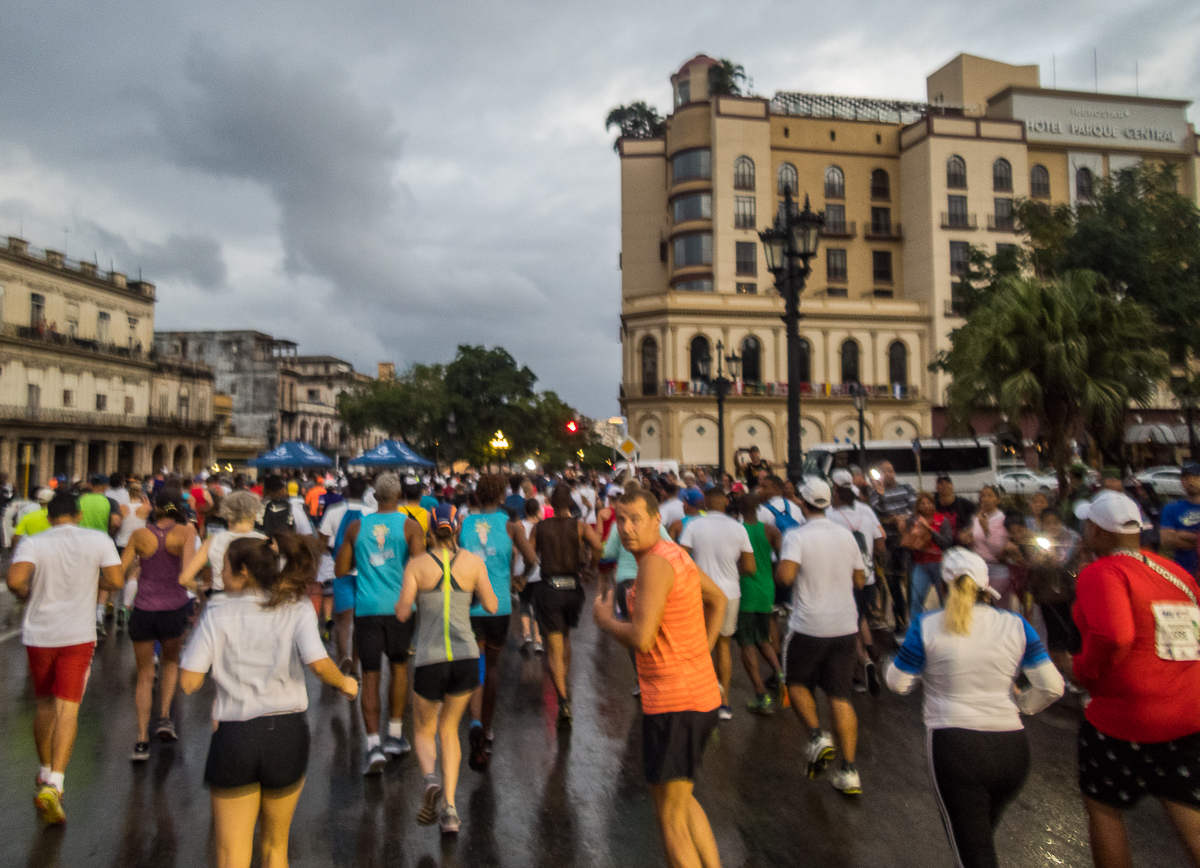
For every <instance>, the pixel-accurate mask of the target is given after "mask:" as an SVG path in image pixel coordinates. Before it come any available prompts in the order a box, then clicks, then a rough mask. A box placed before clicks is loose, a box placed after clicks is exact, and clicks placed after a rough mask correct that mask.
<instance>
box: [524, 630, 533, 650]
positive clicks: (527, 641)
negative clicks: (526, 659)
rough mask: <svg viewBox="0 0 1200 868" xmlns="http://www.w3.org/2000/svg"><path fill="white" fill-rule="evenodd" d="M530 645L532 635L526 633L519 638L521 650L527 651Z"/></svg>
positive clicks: (531, 643)
mask: <svg viewBox="0 0 1200 868" xmlns="http://www.w3.org/2000/svg"><path fill="white" fill-rule="evenodd" d="M531 645H533V637H532V636H531V635H529V634H528V633H526V634H525V638H523V639H522V640H521V650H522V651H528V650H530V646H531Z"/></svg>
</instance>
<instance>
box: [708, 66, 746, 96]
mask: <svg viewBox="0 0 1200 868" xmlns="http://www.w3.org/2000/svg"><path fill="white" fill-rule="evenodd" d="M745 83H746V70H745V69H744V68H743V67H742V65H741V64H740V63H734V62H733V61H732V60H725V59H724V58H722V59H721V60H718V61H717V62H716V63H715V64H714V65H712V66H710V67H709V68H708V93H709V96H716V95H717V94H727V95H729V96H741V95H742V85H744V84H745Z"/></svg>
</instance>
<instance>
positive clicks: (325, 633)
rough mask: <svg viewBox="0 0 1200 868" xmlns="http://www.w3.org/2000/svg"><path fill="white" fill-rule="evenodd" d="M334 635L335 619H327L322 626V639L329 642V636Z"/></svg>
mask: <svg viewBox="0 0 1200 868" xmlns="http://www.w3.org/2000/svg"><path fill="white" fill-rule="evenodd" d="M332 635H333V621H326V622H325V623H324V625H323V626H322V627H321V641H322V642H328V641H329V637H330V636H332Z"/></svg>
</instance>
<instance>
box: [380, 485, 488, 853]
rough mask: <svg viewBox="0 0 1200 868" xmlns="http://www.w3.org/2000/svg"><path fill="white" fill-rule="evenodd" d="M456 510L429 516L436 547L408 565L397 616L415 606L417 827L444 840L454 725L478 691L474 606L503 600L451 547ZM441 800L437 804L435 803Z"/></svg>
mask: <svg viewBox="0 0 1200 868" xmlns="http://www.w3.org/2000/svg"><path fill="white" fill-rule="evenodd" d="M454 524H455V522H454V507H453V506H451V505H450V504H448V503H443V504H439V505H438V506H437V507H435V508H434V510H433V516H432V517H431V520H430V531H431V533H432V536H433V546H432V548H431V549H429V550H428V551H426V552H425V553H424V554H422V555H420V556H419V557H415V558H413V559H412V560H411V561H409V562H408V567H407V568H405V570H404V587H403V589H402V590H401V591H400V600H399V602H397V603H396V617H397V618H399V619H400V620H401V621H407V620H408V619H409V618H411V617H412V616H413V603H416V605H417V635H416V649H417V653H416V655H415V657H414V659H413V667H414V671H413V693H414V694H415V696H416V699H415V701H414V703H413V746H414V747H415V748H416V751H417V761H418V762H420V764H421V771H422V772H424V773H425V793H424V798H423V799H422V802H421V810H420V812H419V813H418V814H417V822H418V823H419V824H420V825H422V826H428V825H431V824H432V823H433V821H434V820H435V819H436V820H437V821H438V825H439V826H440V827H441V830H442V834H451V833H454V832H457V831H458V830H459V827H460V825H461V823H460V821H459V819H458V809H457V808H456V807H455V805H454V795H455V790H456V789H457V788H458V769H459V765H460V764H461V763H462V745H461V743H460V741H459V735H458V724H459V722H460V721H461V720H462V716H463V712H464V711H465V710H466V708H467V703H468V702H469V701H470V699H471V694H472V693H473V692H474V690H475V688H476V687H477V686H478V685H479V645H478V644H477V643H476V642H475V633H474V631H473V630H472V629H471V600H472V598H473V597H478V598H479V602H480V604H481V605H482V606H483V608H484V611H486V612H488V613H489V614H492V615H494V614H496V610H497V609H499V608H500V601H499V600H498V599H497V598H496V592H495V591H493V590H492V583H491V581H490V580H489V579H488V572H487V566H486V565H485V564H484V562H483V559H482V558H480V557H479V556H478V555H475V554H472V553H471V552H469V551H466V550H465V549H462V550H460V549H459V548H458V546H457V544H456V543H455V540H454ZM439 735H440V736H441V739H442V782H441V783H438V778H437V774H436V773H435V772H434V769H435V767H436V766H437V737H438V736H439ZM439 796H440V797H441V799H440V802H439Z"/></svg>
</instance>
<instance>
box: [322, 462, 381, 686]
mask: <svg viewBox="0 0 1200 868" xmlns="http://www.w3.org/2000/svg"><path fill="white" fill-rule="evenodd" d="M366 492H367V478H366V477H365V476H355V477H352V478H351V479H350V480H349V481H348V482H347V483H346V500H343V501H342V502H341V503H335V504H334V505H333V506H331V507H329V509H327V510H325V515H324V516H323V517H322V519H321V529H320V531H319V533H320V537H321V544H322V545H323V546H324V547H325V549H326V550H327V551H328V553H329V554H330V555H336V554H337V550H338V549H339V548H340V547H341V545H342V537H344V536H345V532H346V527H343V525H346V526H349V522H347V521H346V520H345V519H346V515H347V513H349V514H350V521H356V520H357V519H359V518H361V517H362V516H364V515H371V514H373V513H374V512H375V507H374V506H367V504H366V503H365V502H364V500H363V498H364V496H365V494H366ZM339 531H340V533H339ZM357 578H358V570H351V571H350V572H349V573H348V574H347V575H344V576H341V577H340V578H334V580H333V638H334V644H335V646H336V650H337V654H338V666H339V668H340V669H341V670H342V673H343V674H349V672H350V671H351V670H352V669H353V667H354V661H353V659H352V658H351V657H350V631H351V629H352V628H353V627H354V586H355V581H356V580H357Z"/></svg>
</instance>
